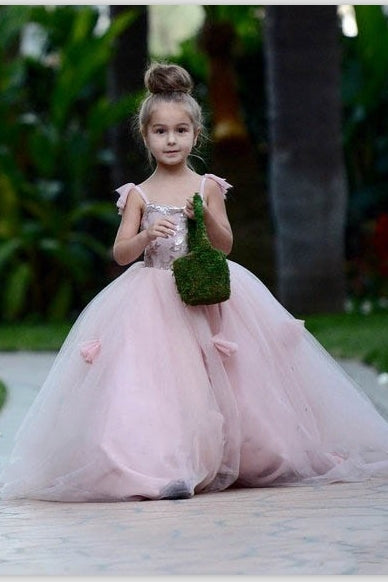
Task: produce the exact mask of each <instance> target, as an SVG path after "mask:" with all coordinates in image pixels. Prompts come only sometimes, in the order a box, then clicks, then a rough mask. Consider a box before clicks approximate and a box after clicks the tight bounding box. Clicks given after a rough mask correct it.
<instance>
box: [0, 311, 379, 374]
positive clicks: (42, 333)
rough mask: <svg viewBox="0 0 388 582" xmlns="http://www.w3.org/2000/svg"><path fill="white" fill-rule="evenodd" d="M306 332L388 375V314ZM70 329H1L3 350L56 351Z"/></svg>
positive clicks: (328, 320)
mask: <svg viewBox="0 0 388 582" xmlns="http://www.w3.org/2000/svg"><path fill="white" fill-rule="evenodd" d="M304 319H305V322H306V328H307V329H308V330H309V331H310V332H311V333H312V334H313V335H314V336H315V337H316V338H317V340H318V341H319V342H320V343H321V344H322V345H323V346H324V347H325V348H326V349H327V350H328V351H329V352H330V353H331V354H332V355H333V356H334V357H338V358H354V359H357V360H359V361H361V362H364V363H366V364H370V365H372V366H374V367H375V368H376V369H377V370H379V371H381V372H386V371H388V312H387V311H381V312H378V313H377V312H376V313H370V314H368V315H363V314H361V313H342V314H335V315H332V314H330V315H314V316H308V317H305V318H304ZM70 327H71V324H70V323H61V324H40V325H28V324H15V325H3V326H1V327H0V351H1V350H31V351H57V350H58V349H59V348H60V346H61V344H62V342H63V340H64V339H65V337H66V335H67V333H68V332H69V330H70Z"/></svg>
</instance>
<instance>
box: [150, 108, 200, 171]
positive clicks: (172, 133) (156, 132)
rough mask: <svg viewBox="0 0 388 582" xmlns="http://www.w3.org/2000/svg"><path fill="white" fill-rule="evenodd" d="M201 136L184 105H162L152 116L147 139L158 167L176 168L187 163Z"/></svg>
mask: <svg viewBox="0 0 388 582" xmlns="http://www.w3.org/2000/svg"><path fill="white" fill-rule="evenodd" d="M197 136H198V132H195V131H194V126H193V122H192V121H191V118H190V116H189V115H188V113H187V111H186V109H185V107H184V105H181V104H179V103H170V102H161V103H158V105H157V107H155V109H154V111H153V112H152V114H151V117H150V121H149V124H148V126H147V128H146V132H145V134H144V135H143V138H144V142H145V144H146V146H147V148H148V149H149V150H150V152H151V153H152V155H153V156H154V158H155V160H156V162H157V163H158V164H163V165H166V166H172V165H176V164H181V163H186V160H187V157H188V155H189V154H190V152H191V150H192V148H193V146H194V145H195V142H196V140H197Z"/></svg>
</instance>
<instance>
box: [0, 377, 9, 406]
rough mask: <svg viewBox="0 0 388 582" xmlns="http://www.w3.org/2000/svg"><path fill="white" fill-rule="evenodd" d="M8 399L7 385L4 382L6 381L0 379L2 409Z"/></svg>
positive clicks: (0, 403)
mask: <svg viewBox="0 0 388 582" xmlns="http://www.w3.org/2000/svg"><path fill="white" fill-rule="evenodd" d="M6 399H7V387H6V385H5V384H4V382H2V381H1V380H0V410H1V409H2V407H3V406H4V404H5V401H6Z"/></svg>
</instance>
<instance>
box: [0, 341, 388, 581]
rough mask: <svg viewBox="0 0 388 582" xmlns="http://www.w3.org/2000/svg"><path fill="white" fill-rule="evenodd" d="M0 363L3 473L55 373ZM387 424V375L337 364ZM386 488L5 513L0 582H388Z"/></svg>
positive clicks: (28, 507)
mask: <svg viewBox="0 0 388 582" xmlns="http://www.w3.org/2000/svg"><path fill="white" fill-rule="evenodd" d="M54 357H55V354H52V353H43V354H42V353H41V354H34V353H28V352H26V353H23V352H10V353H0V379H1V380H3V381H4V382H5V383H6V384H7V385H8V387H9V392H10V397H9V399H8V401H7V403H6V406H5V408H4V409H3V411H2V412H1V413H0V432H1V436H0V463H1V459H2V458H3V459H4V457H6V456H7V455H8V453H9V451H10V449H11V446H12V438H13V435H14V434H15V431H16V430H17V427H18V426H19V424H20V422H21V420H22V418H23V416H24V414H25V413H26V411H27V409H28V407H29V405H30V404H31V402H32V400H33V398H34V397H35V395H36V394H37V392H38V390H39V386H40V385H41V384H42V382H43V380H44V378H45V377H46V375H47V372H48V370H49V368H50V366H51V364H52V362H53V359H54ZM340 363H341V364H342V365H343V366H344V368H345V369H346V370H347V372H348V373H349V374H350V375H351V376H353V377H354V378H355V379H356V380H357V381H358V382H359V383H360V389H362V390H364V391H365V392H366V393H367V394H368V395H369V396H370V398H371V399H372V400H373V401H374V402H375V404H376V407H378V409H379V410H380V412H381V413H382V414H383V415H385V416H386V417H387V418H388V383H387V377H386V376H385V375H380V376H379V375H377V374H376V373H375V371H374V370H373V369H371V368H368V367H366V366H363V365H360V364H358V363H357V362H351V361H341V362H340ZM387 573H388V481H386V480H385V481H383V480H379V479H376V480H371V481H369V482H367V483H363V484H359V483H351V484H335V485H329V486H325V487H318V488H314V487H303V488H299V487H295V488H293V487H288V488H276V489H275V488H274V489H271V488H267V489H248V490H247V489H244V490H230V491H225V492H222V493H213V494H203V495H197V496H195V497H194V498H192V499H189V500H175V501H167V500H163V501H145V502H144V501H143V502H130V503H79V504H77V503H55V502H43V501H29V500H23V501H11V502H0V575H1V576H4V575H19V576H20V575H23V576H24V575H29V576H42V575H48V576H60V575H71V576H96V575H99V576H110V575H121V576H123V575H127V576H134V575H155V576H156V575H175V574H179V575H203V574H218V575H221V574H224V575H328V574H329V575H333V574H335V575H344V574H353V575H360V574H362V575H372V574H374V575H383V574H387Z"/></svg>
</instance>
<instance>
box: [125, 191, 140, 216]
mask: <svg viewBox="0 0 388 582" xmlns="http://www.w3.org/2000/svg"><path fill="white" fill-rule="evenodd" d="M144 206H145V204H144V201H143V199H142V197H141V196H140V194H139V192H138V190H137V189H136V188H135V187H134V186H133V187H132V188H131V189H130V190H129V191H128V197H127V202H126V204H125V209H124V212H123V218H124V219H127V218H128V217H130V216H133V215H135V216H138V215H139V214H141V213H142V212H143V210H144Z"/></svg>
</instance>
